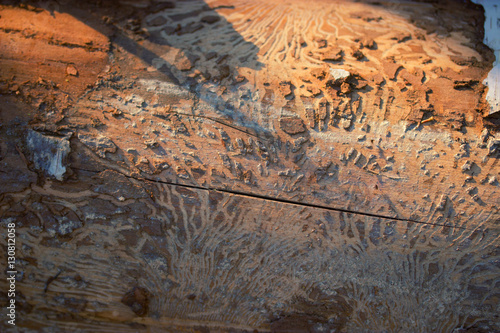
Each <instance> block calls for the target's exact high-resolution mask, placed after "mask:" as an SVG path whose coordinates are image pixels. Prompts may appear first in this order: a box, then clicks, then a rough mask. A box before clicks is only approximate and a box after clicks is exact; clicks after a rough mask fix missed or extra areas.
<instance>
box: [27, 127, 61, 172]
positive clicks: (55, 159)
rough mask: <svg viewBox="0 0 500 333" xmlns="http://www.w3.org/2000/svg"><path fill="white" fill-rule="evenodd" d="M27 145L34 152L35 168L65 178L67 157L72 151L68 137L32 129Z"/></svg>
mask: <svg viewBox="0 0 500 333" xmlns="http://www.w3.org/2000/svg"><path fill="white" fill-rule="evenodd" d="M27 145H28V148H29V149H30V151H31V153H32V160H33V164H34V165H35V168H36V169H38V170H42V171H44V172H45V174H47V175H49V176H53V177H55V178H56V179H57V180H63V176H64V174H65V173H66V165H65V164H66V162H65V161H66V158H67V156H68V154H69V152H70V146H69V140H68V138H58V137H54V136H47V135H43V134H41V133H38V132H35V131H30V132H29V133H28V139H27Z"/></svg>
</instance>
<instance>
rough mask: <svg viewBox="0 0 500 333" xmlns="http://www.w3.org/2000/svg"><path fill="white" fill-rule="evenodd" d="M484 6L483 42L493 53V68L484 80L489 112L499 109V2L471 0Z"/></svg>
mask: <svg viewBox="0 0 500 333" xmlns="http://www.w3.org/2000/svg"><path fill="white" fill-rule="evenodd" d="M473 2H475V3H477V4H480V5H482V6H483V7H484V14H485V16H486V19H485V21H484V43H485V44H486V45H488V46H489V47H490V48H491V49H492V50H493V52H494V53H495V58H496V60H495V62H494V63H493V68H492V69H491V71H490V72H489V73H488V77H487V78H486V79H485V80H484V82H483V83H484V84H485V85H486V86H488V93H487V94H486V100H487V101H488V103H489V104H490V108H491V109H490V114H493V113H496V112H499V111H500V24H499V22H500V8H499V7H500V3H499V2H498V1H488V0H473Z"/></svg>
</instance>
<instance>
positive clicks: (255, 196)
mask: <svg viewBox="0 0 500 333" xmlns="http://www.w3.org/2000/svg"><path fill="white" fill-rule="evenodd" d="M72 169H74V170H79V171H85V172H90V173H100V172H101V171H96V170H87V169H82V168H75V167H72ZM114 171H116V172H119V171H117V170H114ZM119 173H120V174H121V175H123V176H125V177H127V178H130V179H135V180H137V181H144V180H146V181H150V182H154V183H159V184H164V185H170V186H179V187H184V188H189V189H195V190H202V191H214V192H220V193H227V194H232V195H238V196H243V197H248V198H252V199H260V200H267V201H271V202H279V203H283V204H288V205H295V206H301V207H309V208H317V209H324V210H328V211H334V212H340V213H347V214H356V215H361V216H367V217H374V218H380V219H387V220H393V221H400V222H411V223H417V224H423V225H429V226H434V227H447V228H454V229H462V230H476V229H477V228H474V229H471V228H466V227H462V226H453V225H446V224H442V223H429V222H422V221H418V220H413V219H405V218H400V217H393V216H386V215H381V214H373V213H367V212H360V211H354V210H350V209H344V208H335V207H329V206H323V205H318V204H312V203H307V202H299V201H294V200H289V199H282V198H276V197H270V196H267V195H261V194H255V193H248V192H240V191H235V190H227V189H220V188H215V187H203V186H198V185H188V184H179V183H173V182H169V181H165V180H158V179H151V178H146V177H142V178H137V177H133V176H130V175H126V174H123V173H121V172H119Z"/></svg>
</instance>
